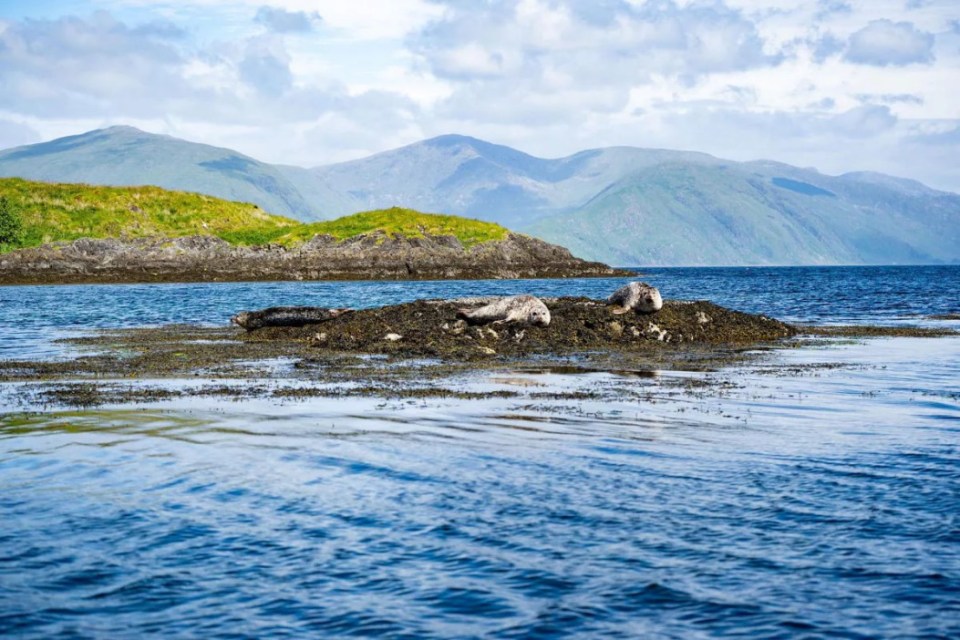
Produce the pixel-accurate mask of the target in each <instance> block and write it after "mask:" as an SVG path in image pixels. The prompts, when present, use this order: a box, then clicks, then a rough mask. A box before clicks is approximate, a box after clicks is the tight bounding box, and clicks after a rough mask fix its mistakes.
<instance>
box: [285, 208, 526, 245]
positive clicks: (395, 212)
mask: <svg viewBox="0 0 960 640" xmlns="http://www.w3.org/2000/svg"><path fill="white" fill-rule="evenodd" d="M375 230H381V231H384V232H385V233H387V234H389V235H396V234H399V235H401V236H404V237H408V238H422V237H423V236H425V235H432V236H441V235H445V236H455V237H456V238H457V239H458V240H459V241H460V243H461V244H462V245H463V246H465V247H471V246H473V245H476V244H481V243H483V242H490V241H492V240H503V239H504V238H506V237H507V234H509V233H510V232H509V231H508V230H507V229H505V228H504V227H501V226H500V225H498V224H494V223H492V222H481V221H480V220H472V219H470V218H461V217H460V216H446V215H440V214H436V213H420V212H419V211H414V210H413V209H401V208H400V207H393V208H391V209H381V210H379V211H365V212H363V213H355V214H353V215H350V216H344V217H342V218H337V219H335V220H327V221H325V222H314V223H310V224H301V225H299V226H297V227H294V228H293V229H290V230H288V231H287V232H286V233H285V234H283V235H282V236H280V237H279V238H278V241H279V242H282V243H286V244H298V243H300V242H304V241H306V240H309V239H310V238H312V237H313V236H314V235H321V234H327V235H331V236H333V237H334V238H336V239H338V240H344V239H346V238H352V237H353V236H357V235H360V234H361V233H369V232H371V231H375Z"/></svg>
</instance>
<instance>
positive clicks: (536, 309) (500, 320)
mask: <svg viewBox="0 0 960 640" xmlns="http://www.w3.org/2000/svg"><path fill="white" fill-rule="evenodd" d="M457 317H458V318H463V319H464V320H466V321H467V322H468V323H469V324H488V323H495V324H508V323H509V324H529V325H533V326H538V327H546V326H547V325H549V324H550V310H549V309H547V305H545V304H544V303H543V301H542V300H540V299H539V298H537V297H534V296H530V295H521V296H510V297H508V298H500V299H499V300H494V301H493V302H491V303H489V304H486V305H484V306H482V307H480V308H479V309H472V310H471V309H459V310H457Z"/></svg>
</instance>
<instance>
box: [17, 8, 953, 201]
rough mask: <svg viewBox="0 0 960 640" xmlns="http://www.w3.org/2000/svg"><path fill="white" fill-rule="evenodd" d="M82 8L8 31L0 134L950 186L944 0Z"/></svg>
mask: <svg viewBox="0 0 960 640" xmlns="http://www.w3.org/2000/svg"><path fill="white" fill-rule="evenodd" d="M87 1H88V2H89V6H93V5H96V6H97V7H109V8H110V12H109V13H107V12H103V11H101V12H98V13H93V14H84V15H82V16H71V15H63V16H59V17H55V18H53V19H49V16H50V15H51V11H52V9H51V5H44V8H43V13H39V12H40V11H41V9H40V8H37V9H36V11H37V13H35V14H32V15H34V16H35V17H34V18H33V19H23V20H15V21H8V22H7V23H0V146H9V145H11V144H20V143H23V142H30V141H34V140H35V139H36V138H37V137H42V138H51V137H54V136H59V135H63V134H70V133H77V132H80V131H83V130H86V129H90V128H94V127H98V126H103V125H106V124H122V123H129V124H133V125H135V126H141V127H142V128H146V129H148V130H153V131H158V132H163V133H169V134H172V135H178V136H182V137H186V138H189V139H193V140H197V141H201V142H208V143H211V144H219V145H224V146H230V147H233V148H237V149H238V150H239V151H242V152H244V153H248V154H250V155H253V156H255V157H258V158H262V159H264V160H268V161H274V162H285V163H296V164H304V165H316V164H320V163H325V162H332V161H337V160H343V159H348V158H350V157H358V156H361V155H364V154H367V153H372V152H376V151H381V150H384V149H387V148H390V147H393V146H398V145H400V144H404V143H409V142H414V141H416V140H418V139H420V138H422V137H426V136H429V135H435V134H440V133H449V132H456V133H464V134H469V135H475V136H477V137H480V138H487V139H491V140H492V141H495V142H499V143H504V144H509V145H513V146H516V147H518V148H521V149H523V150H525V151H528V152H531V153H534V154H538V155H553V156H558V155H565V154H568V153H572V152H574V151H577V150H580V149H583V148H589V147H597V146H604V145H611V144H632V145H637V146H659V147H666V148H687V149H696V150H703V151H707V152H710V153H713V154H715V155H719V156H724V157H733V158H734V159H741V160H742V159H750V158H758V157H767V158H774V159H780V160H785V161H789V162H794V163H799V164H805V165H815V166H819V167H820V168H822V169H824V170H826V171H832V172H842V171H846V170H857V169H872V170H880V171H887V172H890V173H894V174H904V175H908V176H910V177H914V178H919V179H921V180H926V181H928V182H930V183H932V184H934V185H936V186H940V187H949V188H953V189H956V190H960V174H958V171H960V169H953V168H952V167H960V140H957V136H956V133H955V131H956V130H957V127H958V125H960V103H958V102H957V100H956V97H955V89H954V87H955V85H956V80H957V77H960V22H958V15H957V11H956V9H955V2H954V1H953V0H926V1H923V2H910V3H908V2H907V0H871V1H867V0H798V1H797V2H794V3H790V4H789V5H780V6H775V5H773V4H772V3H770V2H765V1H763V0H496V1H494V0H487V1H482V2H479V1H478V2H468V1H467V0H435V1H429V0H371V1H369V2H364V3H350V2H343V1H342V0H229V1H228V0H196V1H195V2H191V3H179V2H173V1H172V0H167V1H166V2H152V1H148V0H103V1H102V2H100V1H97V2H93V0H76V1H75V2H73V3H72V4H71V6H78V5H82V3H83V2H87ZM908 4H909V6H908ZM18 11H21V12H22V13H23V14H24V15H31V13H30V11H31V9H30V7H29V5H27V4H26V3H24V4H23V5H22V8H20V7H18ZM0 15H10V14H9V13H8V14H0ZM44 16H46V19H45V18H44ZM933 158H935V159H936V161H935V162H934V161H933V160H932V159H933Z"/></svg>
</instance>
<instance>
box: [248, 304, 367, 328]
mask: <svg viewBox="0 0 960 640" xmlns="http://www.w3.org/2000/svg"><path fill="white" fill-rule="evenodd" d="M351 311H352V309H328V308H326V307H270V308H268V309H263V310H261V311H241V312H240V313H238V314H237V315H235V316H233V317H232V318H230V322H232V323H233V324H235V325H237V326H239V327H243V328H244V329H246V330H247V331H253V330H254V329H260V328H262V327H302V326H304V325H307V324H319V323H321V322H326V321H327V320H332V319H334V318H337V317H339V316H342V315H343V314H345V313H350V312H351Z"/></svg>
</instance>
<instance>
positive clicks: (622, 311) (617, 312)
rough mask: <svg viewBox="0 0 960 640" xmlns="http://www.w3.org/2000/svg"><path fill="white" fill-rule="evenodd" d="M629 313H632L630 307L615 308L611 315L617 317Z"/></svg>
mask: <svg viewBox="0 0 960 640" xmlns="http://www.w3.org/2000/svg"><path fill="white" fill-rule="evenodd" d="M627 311H630V307H614V308H613V309H611V310H610V313H612V314H613V315H615V316H622V315H623V314H625V313H626V312H627Z"/></svg>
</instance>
